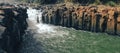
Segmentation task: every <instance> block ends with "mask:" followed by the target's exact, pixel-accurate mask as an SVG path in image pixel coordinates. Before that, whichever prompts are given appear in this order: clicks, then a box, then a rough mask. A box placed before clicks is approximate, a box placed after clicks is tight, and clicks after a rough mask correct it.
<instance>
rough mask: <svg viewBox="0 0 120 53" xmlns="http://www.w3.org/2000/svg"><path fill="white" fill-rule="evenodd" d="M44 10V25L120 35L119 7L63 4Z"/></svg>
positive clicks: (46, 7)
mask: <svg viewBox="0 0 120 53" xmlns="http://www.w3.org/2000/svg"><path fill="white" fill-rule="evenodd" d="M43 9H45V10H44V12H43V16H42V20H43V22H44V23H48V24H54V25H60V26H64V27H72V28H75V29H77V30H86V31H92V32H106V33H108V34H114V35H120V8H119V7H110V6H102V5H99V6H79V5H69V4H62V5H54V6H45V7H43Z"/></svg>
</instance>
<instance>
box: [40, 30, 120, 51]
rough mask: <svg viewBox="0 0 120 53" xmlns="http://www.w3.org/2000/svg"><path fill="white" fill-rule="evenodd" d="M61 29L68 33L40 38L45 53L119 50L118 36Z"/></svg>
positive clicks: (119, 41) (119, 38)
mask: <svg viewBox="0 0 120 53" xmlns="http://www.w3.org/2000/svg"><path fill="white" fill-rule="evenodd" d="M63 31H69V34H68V35H64V36H62V37H61V36H58V37H52V38H46V39H43V37H42V38H40V41H41V42H42V44H43V45H44V47H43V48H44V50H45V52H46V53H119V52H120V37H117V36H111V35H108V34H106V33H92V32H87V31H78V30H73V29H63ZM56 36H57V35H56Z"/></svg>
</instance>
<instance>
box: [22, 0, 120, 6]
mask: <svg viewBox="0 0 120 53" xmlns="http://www.w3.org/2000/svg"><path fill="white" fill-rule="evenodd" d="M20 1H23V2H27V3H39V4H55V3H61V2H62V3H63V2H72V3H80V4H107V5H112V6H114V5H116V4H119V3H120V0H20Z"/></svg>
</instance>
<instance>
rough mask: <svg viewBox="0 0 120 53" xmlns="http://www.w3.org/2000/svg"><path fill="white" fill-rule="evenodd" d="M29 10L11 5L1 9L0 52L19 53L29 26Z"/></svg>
mask: <svg viewBox="0 0 120 53" xmlns="http://www.w3.org/2000/svg"><path fill="white" fill-rule="evenodd" d="M27 18H28V15H27V10H26V9H24V8H21V7H14V6H11V5H8V6H2V7H1V8H0V32H1V35H0V52H2V51H3V52H2V53H4V52H5V51H6V52H7V53H17V51H18V50H19V47H21V46H20V45H21V42H22V37H23V35H25V30H26V29H27V27H28V25H27V22H26V19H27Z"/></svg>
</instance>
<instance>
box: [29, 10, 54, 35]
mask: <svg viewBox="0 0 120 53" xmlns="http://www.w3.org/2000/svg"><path fill="white" fill-rule="evenodd" d="M27 13H28V17H29V18H28V19H29V20H30V21H31V22H32V23H33V24H34V25H35V26H36V27H37V32H38V33H44V32H50V33H51V32H55V30H54V26H51V25H48V24H43V23H42V11H41V10H36V9H31V8H30V9H28V10H27ZM37 18H39V23H37Z"/></svg>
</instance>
